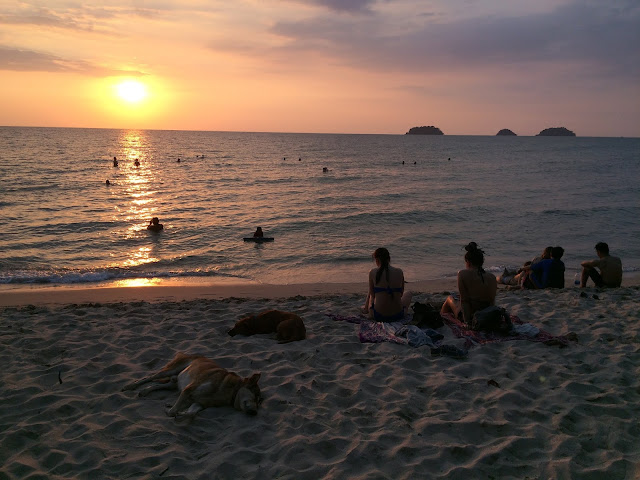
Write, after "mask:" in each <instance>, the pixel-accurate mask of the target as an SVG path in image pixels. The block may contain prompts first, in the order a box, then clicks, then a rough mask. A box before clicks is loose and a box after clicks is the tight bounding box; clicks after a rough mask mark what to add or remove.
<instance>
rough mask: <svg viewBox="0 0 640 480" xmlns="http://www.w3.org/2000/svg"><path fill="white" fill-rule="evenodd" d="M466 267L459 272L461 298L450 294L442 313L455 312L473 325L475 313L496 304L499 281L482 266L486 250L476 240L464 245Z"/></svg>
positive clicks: (458, 316)
mask: <svg viewBox="0 0 640 480" xmlns="http://www.w3.org/2000/svg"><path fill="white" fill-rule="evenodd" d="M464 248H465V250H466V251H467V253H465V255H464V262H465V265H466V268H465V269H464V270H460V271H459V272H458V292H460V299H458V298H456V297H455V296H453V295H450V296H449V297H447V299H446V300H445V302H444V304H443V305H442V309H441V310H440V313H453V314H454V315H455V316H456V317H457V318H460V316H462V320H463V321H464V322H465V323H466V324H468V325H471V321H472V319H473V314H474V313H475V312H477V311H478V310H483V309H485V308H487V307H489V306H491V305H495V301H496V291H497V290H498V282H497V280H496V277H495V276H494V275H492V274H490V273H487V272H485V271H484V269H483V268H482V265H483V264H484V252H483V251H482V250H481V249H479V248H478V245H477V244H476V243H475V242H471V243H469V244H468V245H467V246H466V247H464Z"/></svg>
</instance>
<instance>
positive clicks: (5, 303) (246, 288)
mask: <svg viewBox="0 0 640 480" xmlns="http://www.w3.org/2000/svg"><path fill="white" fill-rule="evenodd" d="M565 285H566V286H565V290H569V289H574V288H576V287H574V285H573V283H572V279H567V280H566V282H565ZM638 285H640V274H636V275H626V276H625V277H623V280H622V286H621V287H631V286H638ZM504 287H505V286H504V285H500V284H499V285H498V291H500V290H506V289H505V288H504ZM589 288H591V289H595V287H594V286H590V287H587V289H589ZM407 290H409V291H411V292H412V293H413V295H414V297H415V296H416V295H418V296H419V295H421V294H436V293H443V292H453V291H456V290H457V285H456V278H455V277H452V278H441V279H435V280H423V281H418V282H407ZM516 291H517V290H516ZM366 292H367V284H366V282H351V283H347V282H345V283H294V284H286V285H278V284H264V283H256V282H249V281H247V282H238V281H236V280H233V281H222V282H220V281H216V282H209V281H203V280H200V279H199V280H197V281H193V279H190V280H187V279H171V280H167V279H143V280H132V281H119V282H115V283H110V284H100V285H94V286H87V285H84V284H82V285H77V284H75V285H2V286H0V308H3V307H19V306H23V305H69V304H86V303H130V302H140V301H142V302H147V303H162V302H180V301H192V300H199V299H202V300H222V299H227V298H244V299H253V300H259V299H269V300H276V299H288V298H293V297H298V296H300V297H322V296H340V295H362V298H363V301H364V297H365V296H366Z"/></svg>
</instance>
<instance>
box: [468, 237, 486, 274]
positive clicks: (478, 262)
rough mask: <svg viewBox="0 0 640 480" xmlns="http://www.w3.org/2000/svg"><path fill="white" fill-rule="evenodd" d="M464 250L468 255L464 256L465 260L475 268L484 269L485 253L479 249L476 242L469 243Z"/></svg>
mask: <svg viewBox="0 0 640 480" xmlns="http://www.w3.org/2000/svg"><path fill="white" fill-rule="evenodd" d="M464 249H465V250H466V251H467V253H465V254H464V260H465V261H466V262H469V264H471V265H473V266H474V267H478V268H480V267H482V265H483V264H484V251H483V250H482V249H480V248H478V244H477V243H476V242H469V243H468V244H467V245H466V246H465V247H464Z"/></svg>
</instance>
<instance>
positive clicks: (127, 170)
mask: <svg viewBox="0 0 640 480" xmlns="http://www.w3.org/2000/svg"><path fill="white" fill-rule="evenodd" d="M119 144H120V148H119V150H120V152H121V153H120V156H121V157H122V158H123V161H121V162H120V173H121V174H122V181H121V183H122V186H123V190H121V191H120V192H119V196H120V198H121V199H124V200H125V201H126V204H124V205H123V204H121V207H120V208H116V211H117V216H118V217H119V218H118V221H124V223H125V224H126V225H127V227H126V230H125V231H124V232H123V234H124V238H125V239H126V240H128V241H132V246H133V248H132V250H130V251H129V252H127V253H125V254H124V255H125V258H124V260H122V261H120V262H119V264H120V265H121V266H123V267H127V268H130V267H135V266H138V265H145V264H149V263H154V262H157V261H159V259H158V258H157V257H156V256H155V255H153V253H152V247H151V246H140V244H139V243H138V242H135V244H134V242H133V241H134V240H136V239H138V240H139V239H140V238H141V236H144V237H145V238H146V237H147V236H148V235H147V225H148V224H149V221H150V220H151V218H152V217H154V216H158V213H157V209H156V208H155V202H156V195H155V194H156V192H157V189H156V187H155V185H156V183H157V179H156V172H155V171H154V168H153V157H152V154H151V153H150V152H152V148H151V147H152V145H151V143H150V138H148V136H147V134H146V132H144V131H139V130H124V131H122V133H121V135H120V138H119ZM156 240H157V239H156ZM123 286H132V285H128V284H127V285H123Z"/></svg>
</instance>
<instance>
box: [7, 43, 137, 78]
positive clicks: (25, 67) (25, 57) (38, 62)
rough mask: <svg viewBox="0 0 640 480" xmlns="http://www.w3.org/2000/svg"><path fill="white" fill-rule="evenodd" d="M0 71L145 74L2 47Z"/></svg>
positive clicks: (103, 75) (99, 75)
mask: <svg viewBox="0 0 640 480" xmlns="http://www.w3.org/2000/svg"><path fill="white" fill-rule="evenodd" d="M0 70H10V71H17V72H58V73H79V74H82V75H88V76H96V77H105V76H117V75H128V76H142V75H145V73H143V72H139V71H134V70H131V71H129V70H112V69H107V68H104V67H101V66H99V65H94V64H92V63H89V62H85V61H82V60H71V59H64V58H61V57H57V56H55V55H51V54H49V53H44V52H37V51H34V50H22V49H18V48H12V47H6V46H2V45H0Z"/></svg>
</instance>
